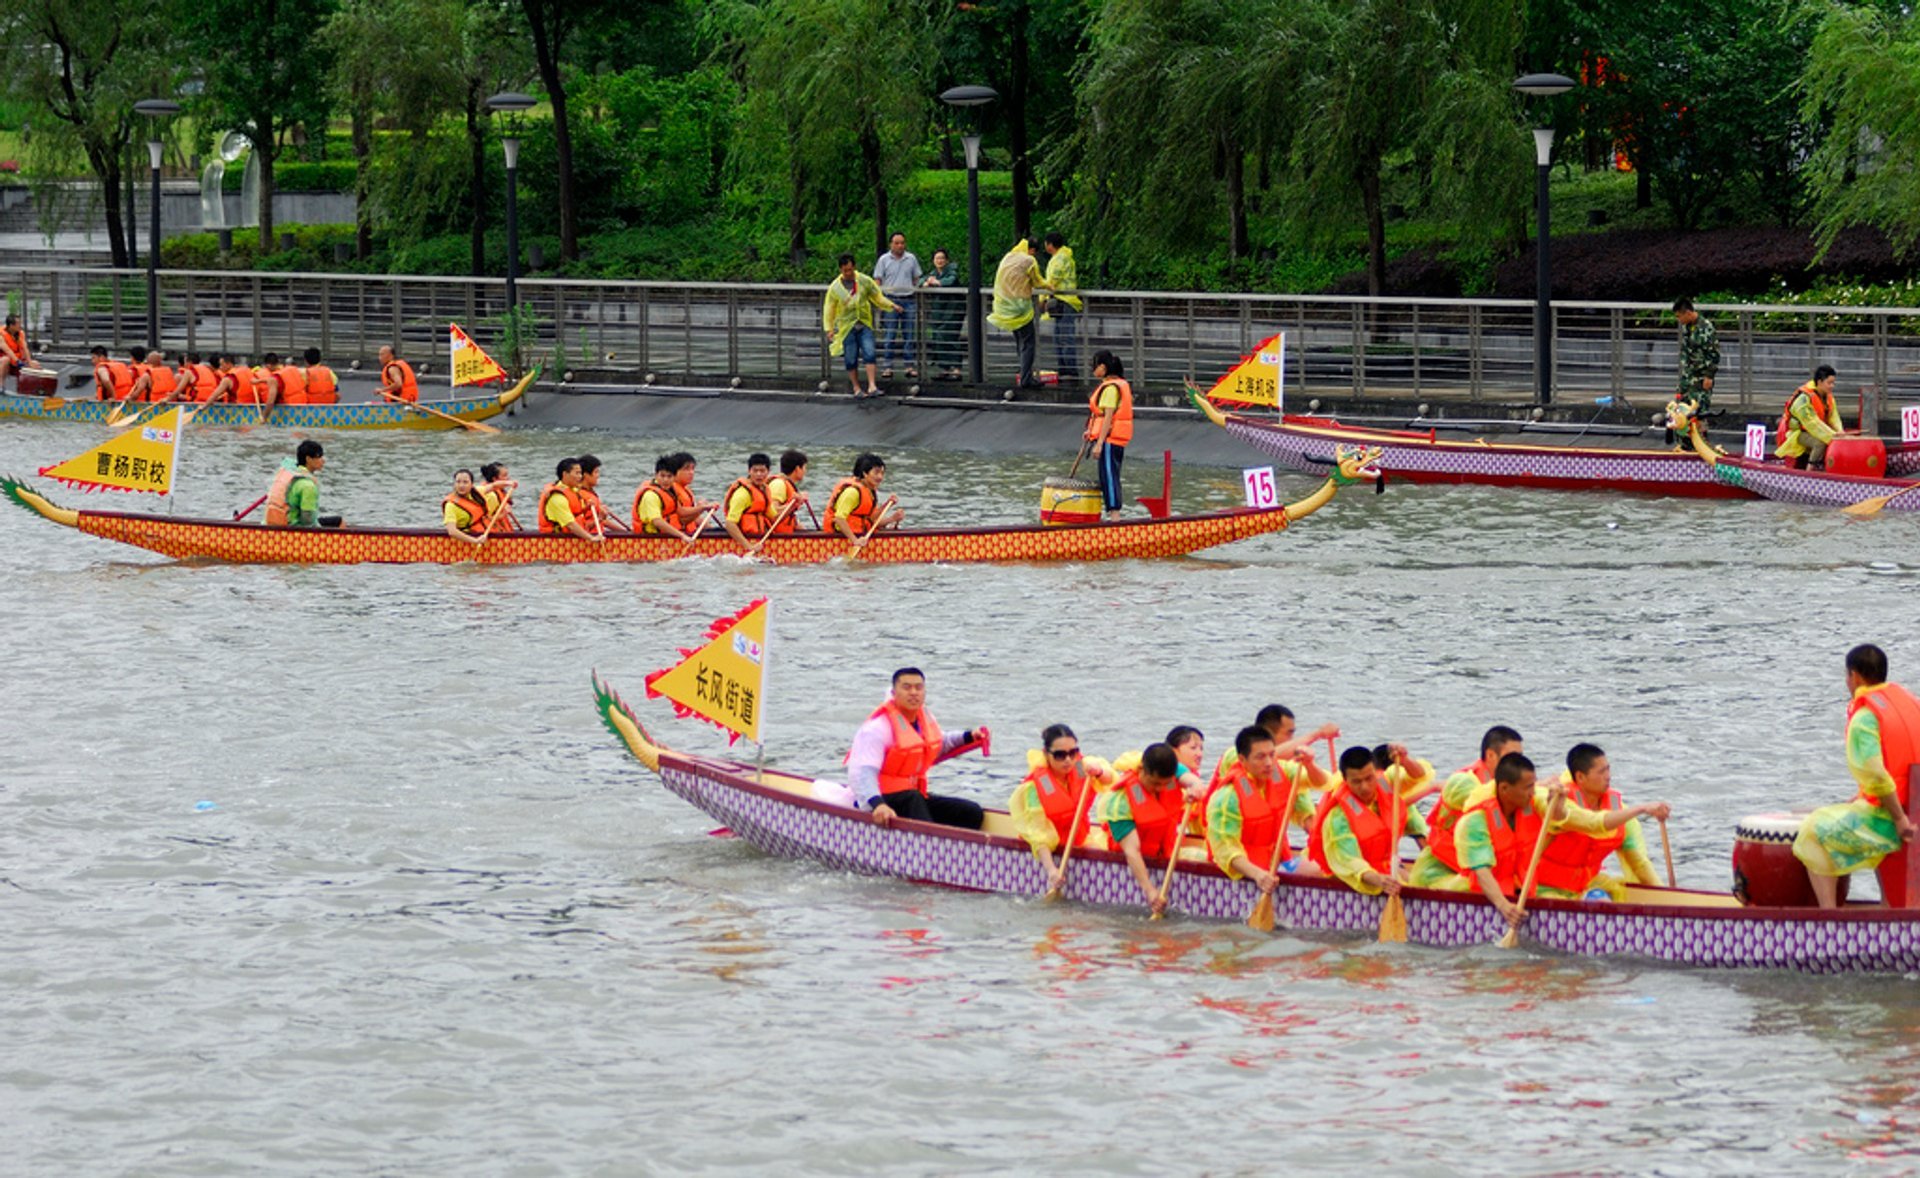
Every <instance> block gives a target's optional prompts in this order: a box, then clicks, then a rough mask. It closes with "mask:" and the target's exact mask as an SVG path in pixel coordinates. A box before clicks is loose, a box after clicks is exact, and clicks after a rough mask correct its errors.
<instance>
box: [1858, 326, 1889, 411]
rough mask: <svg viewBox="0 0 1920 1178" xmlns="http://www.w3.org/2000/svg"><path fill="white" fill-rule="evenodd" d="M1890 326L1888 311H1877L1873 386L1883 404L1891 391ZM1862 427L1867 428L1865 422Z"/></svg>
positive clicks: (1874, 335) (1874, 334) (1874, 330)
mask: <svg viewBox="0 0 1920 1178" xmlns="http://www.w3.org/2000/svg"><path fill="white" fill-rule="evenodd" d="M1888 327H1889V324H1888V323H1887V314H1886V312H1884V311H1881V312H1876V313H1875V314H1874V317H1873V387H1874V390H1875V392H1876V393H1877V399H1878V400H1879V402H1880V404H1882V405H1885V404H1886V403H1887V400H1888V395H1889V393H1890V391H1891V390H1890V386H1889V380H1888V378H1889V376H1890V374H1891V370H1892V367H1893V365H1892V357H1891V356H1889V355H1888V351H1889V349H1888V342H1887V337H1888V334H1889V332H1888ZM1861 429H1862V430H1865V429H1866V426H1865V424H1864V423H1862V425H1861Z"/></svg>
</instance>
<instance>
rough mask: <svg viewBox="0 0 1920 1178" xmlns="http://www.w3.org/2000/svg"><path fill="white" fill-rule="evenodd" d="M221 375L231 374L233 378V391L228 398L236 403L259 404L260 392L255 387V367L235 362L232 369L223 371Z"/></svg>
mask: <svg viewBox="0 0 1920 1178" xmlns="http://www.w3.org/2000/svg"><path fill="white" fill-rule="evenodd" d="M221 375H222V376H231V377H232V378H233V391H232V392H231V393H230V394H228V397H227V399H228V400H230V401H232V402H233V403H234V404H236V405H257V404H259V403H260V394H259V392H258V390H256V389H255V388H254V387H253V369H251V368H246V367H243V366H241V365H239V364H235V365H234V366H233V368H232V369H231V370H230V371H228V372H224V373H221Z"/></svg>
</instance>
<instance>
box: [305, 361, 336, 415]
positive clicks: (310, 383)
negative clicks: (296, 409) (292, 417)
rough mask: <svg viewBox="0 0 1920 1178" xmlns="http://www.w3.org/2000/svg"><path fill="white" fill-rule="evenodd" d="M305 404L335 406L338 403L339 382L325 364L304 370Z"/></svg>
mask: <svg viewBox="0 0 1920 1178" xmlns="http://www.w3.org/2000/svg"><path fill="white" fill-rule="evenodd" d="M306 378H307V404H309V405H336V404H339V402H340V381H339V380H338V379H337V378H336V377H335V376H334V375H333V369H331V368H328V367H327V366H326V365H325V364H314V365H310V366H309V367H308V368H307V370H306Z"/></svg>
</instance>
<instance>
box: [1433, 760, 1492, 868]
mask: <svg viewBox="0 0 1920 1178" xmlns="http://www.w3.org/2000/svg"><path fill="white" fill-rule="evenodd" d="M1460 772H1461V773H1471V774H1473V779H1474V780H1475V781H1478V782H1479V783H1480V784H1481V785H1485V784H1486V783H1487V780H1488V778H1490V777H1492V776H1493V774H1492V773H1491V772H1489V771H1488V770H1487V766H1486V762H1484V761H1475V762H1474V763H1473V764H1471V765H1468V766H1467V767H1466V768H1464V769H1461V770H1460ZM1460 818H1461V812H1460V811H1458V810H1456V809H1454V808H1453V807H1452V806H1449V805H1447V801H1446V796H1445V795H1444V794H1442V795H1441V797H1440V799H1439V800H1438V801H1436V802H1434V804H1433V813H1431V814H1429V815H1427V850H1429V851H1432V852H1433V857H1434V858H1435V859H1438V860H1440V862H1442V863H1445V864H1446V865H1447V866H1448V867H1451V868H1453V869H1454V870H1455V871H1459V870H1460V852H1459V850H1458V848H1456V847H1455V846H1454V845H1453V832H1454V829H1455V828H1456V827H1458V826H1459V825H1460Z"/></svg>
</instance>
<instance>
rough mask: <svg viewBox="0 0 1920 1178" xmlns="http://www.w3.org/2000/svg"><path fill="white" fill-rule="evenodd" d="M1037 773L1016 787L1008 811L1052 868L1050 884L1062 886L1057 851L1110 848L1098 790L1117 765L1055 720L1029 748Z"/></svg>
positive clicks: (1036, 853)
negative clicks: (1097, 817) (1085, 749)
mask: <svg viewBox="0 0 1920 1178" xmlns="http://www.w3.org/2000/svg"><path fill="white" fill-rule="evenodd" d="M1027 763H1028V765H1029V766H1030V767H1031V769H1032V772H1030V773H1028V774H1027V776H1026V778H1025V780H1023V781H1021V783H1020V785H1019V787H1018V788H1017V789H1015V790H1014V791H1013V797H1011V798H1010V799H1008V801H1007V811H1008V812H1009V813H1010V814H1012V815H1013V823H1014V825H1015V826H1016V827H1018V828H1019V831H1020V837H1021V838H1023V839H1025V840H1027V846H1028V847H1030V848H1032V849H1033V857H1034V858H1036V859H1038V860H1039V861H1040V866H1041V868H1042V869H1044V870H1045V871H1046V873H1047V886H1048V887H1049V888H1056V887H1058V886H1060V879H1061V870H1060V866H1059V864H1058V863H1056V862H1055V860H1054V857H1053V853H1054V852H1055V851H1057V850H1063V849H1065V848H1067V847H1086V846H1089V845H1091V846H1092V847H1094V848H1095V849H1097V850H1103V849H1105V847H1106V845H1107V840H1106V837H1105V835H1103V834H1101V833H1100V832H1099V829H1098V828H1097V827H1096V826H1095V825H1094V822H1093V818H1092V814H1091V811H1092V809H1093V800H1094V793H1095V791H1096V790H1098V789H1101V788H1105V787H1106V786H1108V785H1111V784H1113V782H1114V781H1115V777H1114V772H1113V770H1112V769H1111V768H1110V767H1108V765H1107V763H1106V762H1105V761H1103V760H1101V759H1100V758H1098V757H1086V756H1083V755H1082V754H1081V751H1080V738H1079V737H1077V736H1075V735H1074V734H1073V729H1071V728H1069V727H1067V726H1066V725H1065V724H1050V725H1048V726H1047V727H1046V728H1045V729H1044V730H1043V731H1042V732H1041V733H1040V748H1039V749H1035V750H1032V751H1029V752H1028V754H1027Z"/></svg>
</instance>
